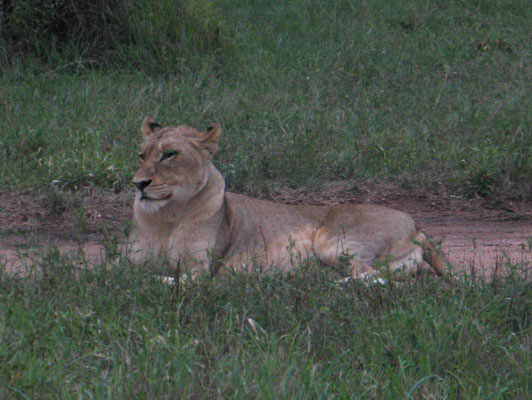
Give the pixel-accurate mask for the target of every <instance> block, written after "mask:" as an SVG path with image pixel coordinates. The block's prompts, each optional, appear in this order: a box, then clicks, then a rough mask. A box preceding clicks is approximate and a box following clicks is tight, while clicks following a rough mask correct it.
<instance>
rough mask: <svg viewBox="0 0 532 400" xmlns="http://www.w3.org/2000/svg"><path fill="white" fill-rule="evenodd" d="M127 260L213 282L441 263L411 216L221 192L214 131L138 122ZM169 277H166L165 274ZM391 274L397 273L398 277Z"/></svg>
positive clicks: (362, 275)
mask: <svg viewBox="0 0 532 400" xmlns="http://www.w3.org/2000/svg"><path fill="white" fill-rule="evenodd" d="M141 130H142V132H143V134H144V143H143V144H142V146H141V151H140V153H139V155H138V157H139V167H138V171H137V172H136V174H135V176H134V177H133V184H134V185H135V187H136V189H137V190H136V197H135V201H134V213H133V222H132V226H131V233H130V236H129V241H128V243H129V246H128V247H129V248H128V257H130V258H131V259H133V260H134V261H136V262H144V261H147V260H148V259H150V258H151V257H154V256H156V255H163V256H164V257H165V258H166V259H167V260H170V263H171V265H172V266H173V268H174V270H178V269H179V268H184V269H181V271H182V272H183V271H184V272H185V273H187V274H190V275H197V274H200V273H208V274H210V275H213V276H214V275H216V274H218V273H220V270H232V271H247V270H249V269H251V268H256V267H257V266H259V267H260V268H261V270H266V271H274V272H289V271H291V270H293V269H294V268H297V266H298V265H299V264H301V260H303V259H308V258H310V257H314V258H316V259H317V260H318V262H319V265H323V266H328V267H331V268H333V269H335V270H337V271H342V272H343V274H345V278H358V279H380V278H379V276H381V273H382V271H383V268H386V271H388V272H392V273H393V274H394V275H393V276H394V277H397V276H398V275H400V276H402V275H404V274H406V275H410V276H411V275H414V274H416V273H418V272H419V271H421V270H428V269H429V268H428V267H427V265H426V263H428V264H429V265H430V266H431V267H432V269H433V273H434V272H435V273H436V274H438V275H443V274H444V273H445V268H446V266H448V261H447V260H446V258H445V256H444V255H443V253H442V252H441V251H440V250H439V249H438V248H437V247H436V246H435V245H434V244H433V243H432V241H430V240H429V239H427V237H426V236H425V235H424V234H423V233H422V232H421V231H419V230H417V229H416V225H415V223H414V220H413V219H412V217H410V216H409V215H408V214H405V213H403V212H401V211H397V210H394V209H391V208H388V207H384V206H380V205H374V204H344V205H339V206H314V205H286V204H278V203H275V202H271V201H265V200H259V199H253V198H250V197H247V196H244V195H241V194H237V193H231V192H228V191H226V190H225V180H224V178H223V177H222V175H221V173H220V172H219V171H218V169H217V168H216V167H215V166H214V164H213V163H212V158H213V156H214V154H215V153H216V151H217V150H218V142H219V139H220V136H221V128H220V124H219V123H217V124H216V125H215V126H214V127H211V128H208V129H207V130H205V131H198V130H196V129H194V128H192V127H190V126H186V125H179V126H168V127H163V126H161V125H159V124H157V123H156V122H154V121H153V120H152V119H151V118H150V117H146V118H145V119H144V121H143V123H142V127H141ZM174 272H175V271H174ZM398 273H399V274H398Z"/></svg>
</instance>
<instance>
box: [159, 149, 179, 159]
mask: <svg viewBox="0 0 532 400" xmlns="http://www.w3.org/2000/svg"><path fill="white" fill-rule="evenodd" d="M177 154H178V152H177V151H176V150H168V151H165V152H164V153H163V154H162V155H161V161H163V160H168V159H170V158H172V157H174V156H177Z"/></svg>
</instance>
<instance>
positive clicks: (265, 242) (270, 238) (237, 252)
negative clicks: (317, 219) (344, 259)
mask: <svg viewBox="0 0 532 400" xmlns="http://www.w3.org/2000/svg"><path fill="white" fill-rule="evenodd" d="M314 231H315V227H314V226H304V227H301V228H298V229H296V230H290V231H288V232H287V231H277V232H271V231H270V232H264V231H262V232H261V229H260V227H259V228H258V229H257V230H256V231H255V232H254V234H252V235H249V236H248V237H247V240H245V241H240V242H237V243H238V244H237V245H235V246H232V247H231V248H230V250H229V252H228V254H227V256H226V258H225V260H224V265H225V267H226V268H229V269H233V270H235V271H240V270H249V269H254V268H259V269H261V270H267V271H271V272H288V271H290V270H292V269H294V268H297V267H299V266H300V264H302V263H303V262H304V261H305V260H306V259H308V258H309V257H313V256H314V253H313V249H312V235H313V234H314Z"/></svg>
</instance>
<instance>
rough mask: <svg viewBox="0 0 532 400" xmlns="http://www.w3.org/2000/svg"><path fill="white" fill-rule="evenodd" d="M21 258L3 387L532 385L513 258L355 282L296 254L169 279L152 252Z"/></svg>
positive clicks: (260, 393) (8, 287)
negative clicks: (91, 260)
mask: <svg viewBox="0 0 532 400" xmlns="http://www.w3.org/2000/svg"><path fill="white" fill-rule="evenodd" d="M35 267H36V268H37V269H40V270H41V272H40V273H38V274H35V275H33V276H29V277H25V278H17V277H13V276H9V275H6V274H0V310H1V312H0V397H1V398H3V399H19V398H40V399H57V398H99V399H101V398H109V399H122V398H123V399H126V398H157V399H166V398H174V399H175V398H182V399H185V398H220V399H222V398H223V399H227V398H238V399H240V398H250V399H251V398H253V399H256V398H260V399H308V398H340V399H348V398H349V399H356V398H360V399H368V398H369V399H382V398H394V399H396V398H417V399H446V398H453V399H455V398H468V399H469V398H475V399H489V398H505V399H525V398H530V396H531V395H532V384H531V380H530V371H531V369H532V358H531V356H530V346H531V342H530V339H531V337H532V330H531V329H532V327H531V316H532V302H531V299H532V297H531V295H532V292H531V290H532V286H531V284H530V283H529V282H528V283H527V282H526V280H523V279H520V277H519V275H518V274H517V272H518V271H519V269H517V270H515V275H514V274H509V276H508V277H507V278H502V279H498V280H496V281H495V282H493V283H487V282H483V281H472V280H461V281H460V280H458V281H455V282H454V283H453V284H452V285H451V286H448V285H446V284H442V283H441V282H439V281H425V280H420V281H417V282H415V283H411V284H405V285H402V286H396V285H394V284H393V283H391V284H387V285H384V286H381V285H376V286H370V287H368V286H364V285H363V284H361V283H359V282H350V283H347V284H337V283H335V276H333V275H332V274H331V273H330V272H328V271H324V270H320V268H319V267H317V266H316V265H314V264H312V262H310V263H309V264H304V265H302V268H301V270H299V271H298V272H296V273H295V274H292V275H289V276H264V275H261V274H254V273H251V274H247V275H242V274H236V275H228V276H225V277H219V278H216V279H214V280H213V279H210V278H205V279H199V280H196V281H192V282H191V281H187V282H185V283H184V284H181V286H180V287H179V288H178V289H177V290H176V288H175V287H173V286H168V285H166V284H164V283H162V282H161V281H160V280H159V279H157V276H156V273H157V272H158V271H159V268H158V267H156V266H154V265H152V266H142V267H141V266H138V267H137V266H128V265H126V263H125V262H123V261H120V262H117V261H110V260H107V261H105V262H104V263H102V264H101V265H99V266H96V267H94V266H93V265H89V264H88V263H87V261H86V260H83V259H79V258H77V259H76V258H66V257H61V256H59V255H58V253H57V252H56V251H54V250H51V251H49V252H48V253H46V254H45V257H44V258H43V261H42V262H40V263H37V264H35ZM514 268H515V267H514Z"/></svg>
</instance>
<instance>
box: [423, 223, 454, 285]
mask: <svg viewBox="0 0 532 400" xmlns="http://www.w3.org/2000/svg"><path fill="white" fill-rule="evenodd" d="M415 240H416V242H417V243H419V245H420V246H421V248H422V249H423V260H424V261H426V262H427V264H429V265H430V266H431V267H432V269H433V270H434V271H435V272H436V274H438V275H439V276H448V275H449V272H450V270H451V268H452V267H451V263H450V262H449V259H448V258H447V257H446V256H445V254H443V251H442V250H441V248H440V244H436V243H434V240H433V239H432V238H429V237H427V236H426V235H425V234H424V233H423V232H421V231H418V232H417V233H416V236H415Z"/></svg>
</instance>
